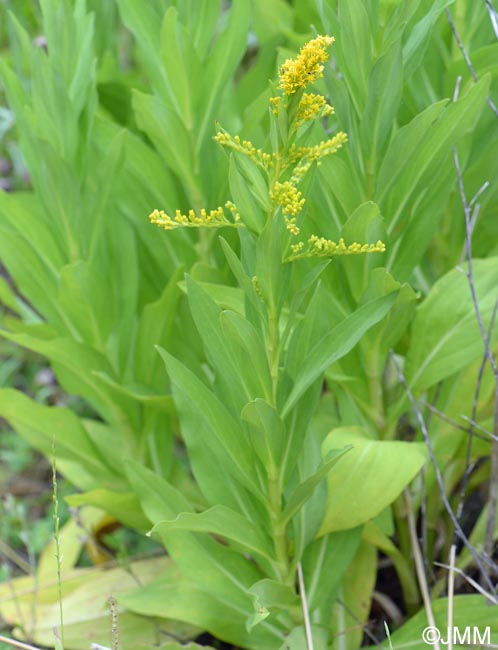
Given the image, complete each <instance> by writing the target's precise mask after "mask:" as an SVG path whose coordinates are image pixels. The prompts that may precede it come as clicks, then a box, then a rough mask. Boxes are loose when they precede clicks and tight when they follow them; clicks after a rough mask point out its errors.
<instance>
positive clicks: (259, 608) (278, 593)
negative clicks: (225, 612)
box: [246, 578, 300, 632]
mask: <svg viewBox="0 0 498 650" xmlns="http://www.w3.org/2000/svg"><path fill="white" fill-rule="evenodd" d="M249 592H250V593H251V594H253V604H254V613H253V614H252V615H251V616H250V617H249V618H248V620H247V622H246V627H247V630H248V631H249V632H250V631H251V630H252V629H253V628H254V626H256V625H258V624H259V623H261V621H264V620H265V619H266V618H268V616H269V615H270V609H272V608H276V609H290V608H296V607H298V606H299V603H300V601H299V598H298V596H297V595H296V592H295V591H294V589H292V587H290V586H289V585H284V584H282V583H281V582H277V581H276V580H269V579H267V578H266V579H265V580H260V581H259V582H257V583H256V584H254V585H253V586H252V587H251V588H250V589H249Z"/></svg>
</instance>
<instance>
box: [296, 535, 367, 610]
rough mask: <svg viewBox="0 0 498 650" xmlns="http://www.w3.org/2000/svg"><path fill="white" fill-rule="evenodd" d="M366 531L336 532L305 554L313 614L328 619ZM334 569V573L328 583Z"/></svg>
mask: <svg viewBox="0 0 498 650" xmlns="http://www.w3.org/2000/svg"><path fill="white" fill-rule="evenodd" d="M362 531H363V528H362V527H361V526H358V527H356V528H351V529H350V530H340V531H336V532H335V533H330V534H328V535H324V536H323V537H321V538H320V539H316V540H315V541H314V542H312V544H310V545H309V546H308V548H307V549H306V550H305V553H304V555H303V560H302V563H303V573H304V583H305V586H306V597H307V599H308V604H309V608H310V612H313V611H315V610H320V611H322V612H327V615H328V612H329V611H330V606H331V603H332V602H333V601H334V599H335V596H336V593H337V590H338V588H339V585H340V584H341V581H342V578H343V576H344V574H345V572H346V569H347V568H348V567H349V565H350V564H351V562H352V560H353V558H354V556H355V555H356V552H357V550H358V546H359V544H360V539H361V534H362ZM331 566H333V567H334V571H331V572H330V575H328V579H327V580H324V579H323V576H324V574H325V573H326V572H327V574H328V567H331Z"/></svg>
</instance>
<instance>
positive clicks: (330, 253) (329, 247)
mask: <svg viewBox="0 0 498 650" xmlns="http://www.w3.org/2000/svg"><path fill="white" fill-rule="evenodd" d="M307 243H308V246H307V248H305V244H304V242H302V241H301V242H299V243H298V244H293V245H291V247H290V249H291V255H290V256H289V257H288V258H287V259H286V262H293V261H295V260H298V259H303V258H306V257H335V256H336V255H362V254H365V253H384V252H385V250H386V246H385V244H384V242H382V241H380V240H379V241H378V242H377V243H376V244H359V243H358V242H353V243H352V244H349V245H347V244H346V242H345V241H344V239H343V238H342V237H341V239H339V241H338V242H335V241H332V240H331V239H325V237H317V235H311V237H310V238H309V239H308V242H307Z"/></svg>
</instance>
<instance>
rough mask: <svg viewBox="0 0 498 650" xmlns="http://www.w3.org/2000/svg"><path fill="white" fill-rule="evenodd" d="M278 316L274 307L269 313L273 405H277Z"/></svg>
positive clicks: (269, 352) (269, 349) (269, 354)
mask: <svg viewBox="0 0 498 650" xmlns="http://www.w3.org/2000/svg"><path fill="white" fill-rule="evenodd" d="M278 338H279V332H278V318H277V315H276V314H275V312H274V310H273V309H272V310H271V311H269V314H268V357H269V358H268V361H269V364H270V376H271V385H272V400H273V406H275V407H276V406H277V385H278Z"/></svg>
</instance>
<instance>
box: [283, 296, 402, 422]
mask: <svg viewBox="0 0 498 650" xmlns="http://www.w3.org/2000/svg"><path fill="white" fill-rule="evenodd" d="M396 296H397V292H393V293H391V294H389V295H387V296H383V297H382V298H377V299H376V300H372V301H370V302H368V303H366V304H365V305H363V306H362V307H360V308H359V309H357V310H356V311H355V312H353V313H352V314H351V315H350V316H348V317H347V318H345V319H344V320H343V321H342V322H341V323H340V324H339V325H337V326H336V327H335V328H334V329H333V330H332V331H331V332H330V333H329V334H327V335H326V336H324V337H323V339H321V340H320V341H318V343H317V344H316V345H315V347H314V348H313V349H312V350H311V352H310V353H309V355H308V357H307V358H306V359H305V360H303V365H302V368H301V369H300V372H299V374H298V376H297V377H296V379H295V384H294V387H293V389H292V392H291V394H290V396H289V397H288V399H287V401H286V403H285V406H284V408H283V414H284V416H285V415H286V414H288V413H289V411H290V410H291V409H292V407H293V406H294V404H295V403H296V401H297V400H298V399H299V397H300V396H301V395H302V394H303V393H304V391H305V390H306V389H307V388H308V387H309V386H311V384H312V383H313V382H314V381H315V380H316V379H318V377H320V375H321V374H322V373H323V372H325V370H326V369H327V368H328V367H329V366H330V365H332V363H334V362H335V361H338V360H339V359H340V358H341V357H343V356H344V355H345V354H347V353H348V352H349V351H350V350H351V349H352V348H353V347H354V346H355V345H356V343H358V341H359V340H360V339H361V337H362V335H363V334H364V333H365V332H366V331H367V330H368V329H369V328H370V327H371V326H372V325H375V323H377V322H379V321H380V320H381V319H382V318H384V316H385V315H386V314H387V312H388V311H389V309H390V308H391V306H392V305H393V303H394V301H395V299H396Z"/></svg>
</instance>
